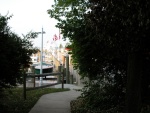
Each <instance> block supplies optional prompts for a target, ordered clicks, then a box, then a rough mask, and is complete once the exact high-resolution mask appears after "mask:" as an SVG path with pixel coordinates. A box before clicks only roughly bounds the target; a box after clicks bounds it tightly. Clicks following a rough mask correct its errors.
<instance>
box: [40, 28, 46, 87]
mask: <svg viewBox="0 0 150 113" xmlns="http://www.w3.org/2000/svg"><path fill="white" fill-rule="evenodd" d="M38 33H40V34H42V38H41V54H40V59H41V60H40V66H41V67H40V74H42V73H43V71H42V64H43V34H45V31H43V27H42V32H38ZM42 83H43V78H42V77H40V84H39V85H40V86H41V85H42Z"/></svg>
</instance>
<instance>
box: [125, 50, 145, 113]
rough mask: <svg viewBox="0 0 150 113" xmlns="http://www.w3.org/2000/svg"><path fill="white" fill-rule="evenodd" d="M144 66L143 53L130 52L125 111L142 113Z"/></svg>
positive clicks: (127, 112)
mask: <svg viewBox="0 0 150 113" xmlns="http://www.w3.org/2000/svg"><path fill="white" fill-rule="evenodd" d="M142 67H143V66H142V57H141V55H140V54H137V53H134V54H130V55H129V57H128V69H127V93H126V109H125V111H126V112H125V113H140V110H141V77H142Z"/></svg>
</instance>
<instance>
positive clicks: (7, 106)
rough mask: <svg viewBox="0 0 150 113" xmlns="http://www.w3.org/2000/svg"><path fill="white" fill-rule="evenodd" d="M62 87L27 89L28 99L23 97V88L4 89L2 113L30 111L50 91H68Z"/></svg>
mask: <svg viewBox="0 0 150 113" xmlns="http://www.w3.org/2000/svg"><path fill="white" fill-rule="evenodd" d="M68 90H69V89H61V88H58V89H57V88H42V89H36V90H30V91H27V95H26V100H24V99H23V88H12V89H7V90H5V91H4V95H3V96H1V97H0V113H29V111H30V110H31V108H32V107H33V106H34V105H35V103H36V102H37V101H38V99H39V98H40V97H41V96H42V95H44V94H48V93H54V92H62V91H68Z"/></svg>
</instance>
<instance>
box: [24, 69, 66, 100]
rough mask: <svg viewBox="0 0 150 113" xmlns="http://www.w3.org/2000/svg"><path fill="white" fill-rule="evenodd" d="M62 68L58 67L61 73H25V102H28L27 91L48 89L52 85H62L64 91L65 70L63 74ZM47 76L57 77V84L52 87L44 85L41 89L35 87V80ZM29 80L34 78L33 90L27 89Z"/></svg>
mask: <svg viewBox="0 0 150 113" xmlns="http://www.w3.org/2000/svg"><path fill="white" fill-rule="evenodd" d="M61 68H62V67H61V66H59V67H58V71H59V72H54V73H43V74H34V73H25V72H24V76H23V97H24V100H26V91H27V90H34V89H37V88H43V87H48V86H52V85H56V84H60V83H62V89H63V88H64V76H65V70H63V72H62V69H61ZM46 76H57V83H55V84H50V85H44V86H40V87H35V78H36V77H46ZM27 78H33V88H26V79H27Z"/></svg>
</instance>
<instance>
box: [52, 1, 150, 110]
mask: <svg viewBox="0 0 150 113" xmlns="http://www.w3.org/2000/svg"><path fill="white" fill-rule="evenodd" d="M55 1H56V4H55V5H54V6H53V9H51V10H49V14H50V15H51V17H52V18H55V19H57V20H58V21H59V23H58V24H57V27H59V28H62V29H63V30H62V33H63V35H64V37H69V39H70V40H71V42H72V54H73V55H72V56H73V60H74V62H77V63H75V67H77V68H79V70H80V73H81V74H84V76H88V77H89V78H90V79H93V78H96V77H97V75H104V76H103V77H105V78H107V77H109V76H111V75H112V74H113V75H114V77H113V79H114V86H115V87H117V88H116V91H117V90H118V89H120V90H119V91H120V92H122V93H123V92H126V95H127V101H126V102H127V104H126V105H127V107H126V113H139V112H140V108H141V101H142V102H143V101H144V98H145V96H146V95H148V94H149V92H150V91H149V90H150V89H149V88H148V86H149V83H148V81H149V80H150V77H149V74H150V73H149V71H148V70H147V68H150V65H149V64H148V63H146V62H149V61H150V60H149V58H150V55H149V51H150V46H149V45H150V40H149V35H150V34H149V31H150V28H149V26H150V25H149V24H150V18H149V17H150V10H149V6H150V2H149V1H147V0H144V1H142V0H138V1H130V0H127V1H119V0H117V1H116V0H115V1H105V0H101V1H99V0H95V1H92V0H87V1H84V0H78V1H77V0H65V1H64V0H59V1H57V0H55ZM62 17H65V18H62ZM98 50H99V52H98ZM118 78H119V79H118ZM126 79H127V81H128V82H127V88H126V87H125V84H126ZM121 81H123V83H121ZM120 87H121V88H120ZM141 95H142V96H141Z"/></svg>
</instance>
